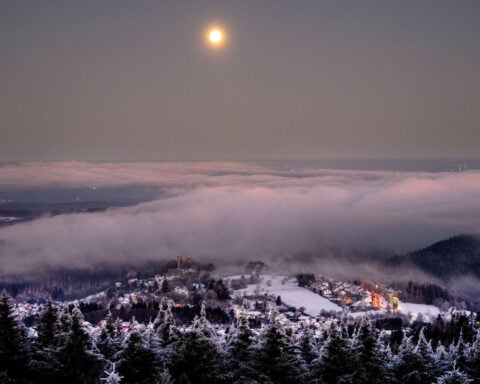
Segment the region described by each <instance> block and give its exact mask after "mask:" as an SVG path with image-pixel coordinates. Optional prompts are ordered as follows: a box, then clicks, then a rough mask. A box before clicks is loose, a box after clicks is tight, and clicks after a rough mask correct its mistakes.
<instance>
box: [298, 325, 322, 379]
mask: <svg viewBox="0 0 480 384" xmlns="http://www.w3.org/2000/svg"><path fill="white" fill-rule="evenodd" d="M296 348H297V352H298V355H299V361H300V365H301V367H302V368H301V369H302V372H303V373H304V375H305V376H304V377H303V378H302V379H303V381H304V382H305V383H309V382H311V380H312V375H311V370H310V364H311V363H312V361H314V360H315V359H318V357H319V356H320V353H319V350H318V347H317V343H316V342H315V338H314V337H313V332H312V331H311V329H310V328H309V326H308V324H306V323H304V324H303V332H302V335H301V337H300V340H299V341H298V343H297V345H296Z"/></svg>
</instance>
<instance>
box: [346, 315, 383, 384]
mask: <svg viewBox="0 0 480 384" xmlns="http://www.w3.org/2000/svg"><path fill="white" fill-rule="evenodd" d="M353 362H354V364H355V368H354V372H353V376H352V382H353V383H355V384H383V383H385V381H386V378H387V373H386V370H385V362H384V361H383V360H382V356H381V353H380V347H379V345H378V341H377V337H376V335H375V333H374V331H373V329H372V328H371V325H370V324H369V323H368V322H366V321H365V322H363V324H362V325H361V327H360V329H359V331H358V334H357V337H356V342H355V344H354V345H353Z"/></svg>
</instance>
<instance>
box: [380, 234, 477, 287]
mask: <svg viewBox="0 0 480 384" xmlns="http://www.w3.org/2000/svg"><path fill="white" fill-rule="evenodd" d="M386 264H387V265H388V266H391V267H400V266H402V267H404V266H405V267H406V266H415V267H418V268H420V269H421V270H422V271H424V272H426V273H428V274H430V275H433V276H435V277H438V278H440V279H442V280H445V281H447V280H449V279H451V278H454V277H458V276H464V275H473V276H476V277H479V278H480V235H476V234H464V235H459V236H454V237H451V238H449V239H446V240H442V241H439V242H437V243H434V244H432V245H430V246H428V247H426V248H423V249H420V250H417V251H414V252H411V253H408V254H406V255H396V256H393V257H390V258H389V259H387V260H386Z"/></svg>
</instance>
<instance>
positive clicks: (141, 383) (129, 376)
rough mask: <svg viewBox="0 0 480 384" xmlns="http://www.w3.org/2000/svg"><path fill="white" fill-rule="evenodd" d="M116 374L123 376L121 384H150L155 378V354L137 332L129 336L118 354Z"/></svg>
mask: <svg viewBox="0 0 480 384" xmlns="http://www.w3.org/2000/svg"><path fill="white" fill-rule="evenodd" d="M118 372H119V373H120V374H121V375H122V376H123V381H122V384H150V383H151V382H152V378H156V377H157V368H156V361H155V354H154V352H153V351H152V350H151V349H150V348H149V347H147V346H146V345H145V343H144V340H143V339H142V336H141V334H140V333H139V332H137V331H134V332H132V333H131V334H130V337H129V339H128V344H127V346H126V348H125V349H124V350H123V351H122V353H121V354H120V362H119V367H118Z"/></svg>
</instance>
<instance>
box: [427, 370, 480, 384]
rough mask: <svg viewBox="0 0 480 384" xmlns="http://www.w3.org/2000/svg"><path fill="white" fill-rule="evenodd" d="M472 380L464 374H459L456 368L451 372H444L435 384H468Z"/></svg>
mask: <svg viewBox="0 0 480 384" xmlns="http://www.w3.org/2000/svg"><path fill="white" fill-rule="evenodd" d="M472 381H473V380H472V379H471V378H469V377H468V375H467V374H466V373H463V372H461V371H460V370H459V369H457V368H456V367H453V369H452V370H451V371H447V372H445V373H444V374H443V375H442V376H440V377H439V378H438V380H437V381H436V382H435V384H469V383H471V382H472Z"/></svg>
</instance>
